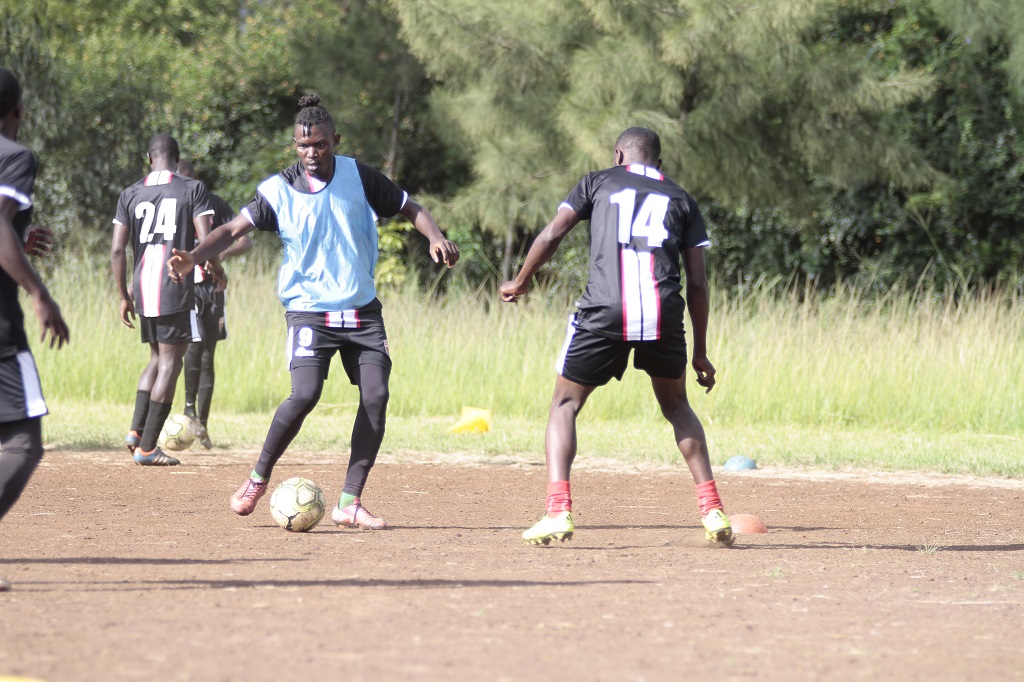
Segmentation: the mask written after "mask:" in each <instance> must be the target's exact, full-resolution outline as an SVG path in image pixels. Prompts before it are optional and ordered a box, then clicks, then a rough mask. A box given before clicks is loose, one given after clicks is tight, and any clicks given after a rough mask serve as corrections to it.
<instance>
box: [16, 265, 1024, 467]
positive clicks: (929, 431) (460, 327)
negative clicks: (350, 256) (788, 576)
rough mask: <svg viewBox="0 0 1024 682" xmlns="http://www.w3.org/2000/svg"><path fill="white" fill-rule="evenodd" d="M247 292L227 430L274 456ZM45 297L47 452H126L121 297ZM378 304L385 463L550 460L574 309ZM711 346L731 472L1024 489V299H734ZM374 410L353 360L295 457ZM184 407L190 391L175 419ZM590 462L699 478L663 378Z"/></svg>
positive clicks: (99, 282) (280, 344)
mask: <svg viewBox="0 0 1024 682" xmlns="http://www.w3.org/2000/svg"><path fill="white" fill-rule="evenodd" d="M231 276H232V280H231V282H232V284H231V287H230V288H229V291H228V306H227V308H228V329H229V334H230V338H229V340H228V341H226V342H224V343H221V344H219V345H218V347H217V359H216V363H217V385H216V394H215V396H214V410H213V417H212V422H211V425H210V430H211V433H212V434H213V436H214V439H215V441H217V442H218V443H221V444H223V445H226V446H229V447H234V448H247V449H258V448H259V447H260V444H261V443H262V439H263V436H264V435H265V433H266V429H267V427H268V425H269V423H270V418H271V415H272V414H273V412H274V410H275V409H276V407H277V405H278V404H280V402H281V401H282V400H283V399H284V398H285V397H286V396H287V395H288V393H289V391H290V379H289V374H288V371H287V366H286V359H285V357H284V341H285V333H286V330H285V325H284V315H283V310H282V308H281V306H280V303H279V302H278V300H277V297H276V295H275V293H274V280H275V276H274V272H273V271H272V270H271V269H265V268H264V269H261V268H259V267H256V266H255V265H254V264H252V263H249V264H246V263H245V262H244V261H236V262H233V263H231ZM48 283H49V284H50V288H51V290H52V291H53V293H54V296H55V298H56V299H57V300H58V302H59V303H60V304H61V306H62V309H63V310H64V312H65V313H66V315H67V318H68V321H69V324H70V326H71V339H72V340H71V345H70V346H68V347H66V348H65V349H63V350H61V351H53V350H50V349H49V348H42V347H36V348H35V357H36V362H37V365H38V367H39V372H40V376H41V379H42V382H43V387H44V393H45V395H46V397H47V400H48V401H49V403H50V405H51V407H52V412H53V415H52V416H51V417H49V418H48V419H47V420H46V421H45V427H44V428H46V431H47V434H48V438H49V439H50V442H51V443H53V444H56V445H58V446H60V447H69V448H89V447H101V446H102V447H105V446H108V445H114V446H118V447H120V439H121V437H122V434H123V432H124V431H125V429H126V428H127V423H128V420H129V419H130V416H131V406H132V402H133V400H134V394H135V384H136V381H137V378H138V374H139V372H141V370H142V368H143V366H144V365H145V363H146V361H147V359H148V349H147V348H146V347H144V346H143V345H142V344H141V343H140V342H139V335H138V331H137V330H129V329H125V328H123V327H122V325H121V324H120V322H119V320H118V317H117V303H116V300H115V296H114V293H113V287H112V286H111V285H110V282H109V279H108V278H106V277H97V276H96V271H95V268H94V267H93V264H92V263H87V262H85V261H82V262H76V261H69V262H68V263H64V264H61V265H60V266H59V267H57V268H55V270H54V271H53V272H52V273H51V274H50V275H49V276H48ZM381 298H382V300H383V301H384V316H385V320H386V322H387V325H388V334H389V343H390V347H391V353H392V358H393V360H394V369H393V372H392V380H391V400H390V404H389V416H388V434H387V436H386V437H385V442H384V448H385V451H387V450H389V449H390V450H391V451H399V450H406V451H423V452H440V453H446V452H471V453H477V454H482V455H486V456H491V455H493V456H501V455H527V456H529V457H536V458H538V459H542V457H543V437H544V427H545V421H546V417H547V411H548V404H549V402H550V399H551V391H552V388H553V386H554V380H555V373H554V362H555V358H556V356H557V354H558V352H559V350H560V347H561V343H562V339H563V336H564V333H565V327H566V319H567V314H568V312H569V310H570V307H571V306H570V304H569V301H568V300H566V299H565V297H564V296H559V295H557V294H556V293H553V292H545V291H535V292H533V293H531V295H530V296H529V297H527V298H526V299H524V300H523V301H522V302H521V303H519V304H518V305H507V304H501V303H499V302H498V298H497V295H496V294H493V293H492V292H476V293H460V292H454V293H451V294H449V295H448V296H447V297H445V298H431V297H428V296H425V295H423V294H421V293H418V292H414V291H407V292H393V291H392V292H382V293H381ZM28 319H29V320H30V322H29V325H28V326H29V334H30V336H31V337H35V336H37V333H36V330H35V329H33V326H34V325H35V321H34V318H33V316H32V315H31V314H29V315H28ZM709 343H710V344H711V348H710V355H711V360H712V362H714V363H715V365H716V367H717V368H718V370H719V373H718V377H717V378H718V384H717V386H716V387H715V389H714V391H712V392H711V393H710V394H707V395H706V394H704V392H703V391H702V390H701V389H700V388H699V387H698V386H697V385H696V384H695V382H694V381H693V378H692V373H691V374H690V378H689V383H688V388H689V390H690V400H691V403H692V405H693V407H694V409H695V411H696V412H697V414H698V416H699V417H700V418H701V421H702V422H703V424H704V427H705V431H706V433H707V436H708V441H709V445H710V450H711V457H712V461H713V463H715V464H716V465H720V464H721V463H723V462H724V461H725V460H726V459H728V458H729V457H730V456H732V455H736V454H742V455H747V456H749V457H751V458H753V459H755V460H756V461H757V462H758V463H759V465H761V466H769V465H786V466H810V467H819V468H828V469H842V468H850V467H854V468H870V469H881V470H925V471H938V472H950V473H971V474H977V475H995V476H1024V460H1021V458H1020V457H1019V452H1020V451H1021V449H1022V447H1024V409H1022V405H1024V394H1022V393H1021V391H1020V388H1019V377H1020V376H1024V354H1022V353H1020V352H1019V348H1020V347H1021V345H1022V344H1024V300H1022V299H1021V297H1020V296H1019V295H1018V294H1016V293H1014V292H1007V293H1003V294H980V295H979V294H973V295H972V294H965V293H964V292H952V293H951V294H948V295H947V294H938V293H935V292H930V291H911V292H899V291H894V292H891V293H890V295H888V296H883V297H880V298H877V299H868V298H866V297H865V296H864V294H863V293H862V292H859V291H857V290H850V289H845V288H840V289H838V290H836V291H834V292H833V293H832V295H831V296H830V297H828V298H823V297H818V296H815V295H813V294H811V295H807V296H801V297H796V296H790V295H789V292H785V291H778V290H775V289H772V288H770V287H761V288H755V289H754V290H752V291H748V292H744V293H742V294H741V295H726V294H725V293H724V292H719V293H718V294H717V295H716V296H715V300H714V301H713V305H712V314H711V327H710V330H709ZM357 401H358V392H357V391H356V389H355V388H354V387H353V386H351V385H350V384H349V382H348V380H347V377H346V376H345V373H344V371H343V369H342V367H341V365H340V363H337V362H336V363H335V365H334V366H333V367H332V369H331V375H330V378H329V380H328V382H327V384H326V385H325V388H324V393H323V397H322V398H321V403H320V405H319V406H318V407H317V409H316V410H315V411H314V412H313V414H312V415H310V417H309V419H308V420H307V423H306V426H305V427H304V428H303V430H302V432H301V433H300V435H299V438H297V439H296V442H295V444H294V446H293V448H295V449H306V450H308V451H323V450H339V449H342V450H345V451H347V448H348V438H349V432H350V430H351V424H352V419H353V415H354V413H355V409H356V404H357ZM181 404H182V386H181V383H179V388H178V394H177V396H176V405H175V408H174V411H179V410H180V409H181V407H180V406H181ZM463 406H473V407H481V408H486V409H489V410H491V412H492V413H493V415H494V422H493V429H492V430H491V431H490V432H488V433H485V434H466V435H453V434H449V433H448V432H447V427H448V426H449V425H450V424H451V423H453V422H454V421H455V420H456V419H457V417H458V414H459V412H460V410H461V408H462V407H463ZM579 448H580V455H581V458H586V457H609V458H614V459H617V460H620V461H624V462H653V463H664V464H673V465H677V464H678V465H681V464H682V463H681V460H680V456H679V453H678V451H677V450H676V447H675V444H674V443H673V437H672V433H671V428H670V427H669V426H668V424H667V423H666V422H665V420H664V419H663V418H662V416H661V414H660V410H659V408H658V405H657V403H656V401H655V399H654V396H653V394H652V391H651V387H650V381H649V380H648V379H647V377H646V375H645V374H643V373H641V372H637V371H635V370H632V369H630V370H629V371H627V373H626V375H625V377H624V378H623V381H621V382H612V384H611V385H609V386H606V387H603V388H601V389H599V390H598V391H596V392H595V393H594V394H593V396H591V398H590V399H589V400H588V402H587V405H586V408H585V409H584V411H583V413H582V414H581V416H580V420H579Z"/></svg>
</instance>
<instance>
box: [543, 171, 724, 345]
mask: <svg viewBox="0 0 1024 682" xmlns="http://www.w3.org/2000/svg"><path fill="white" fill-rule="evenodd" d="M563 205H567V206H568V207H569V208H571V209H572V210H574V211H576V213H577V214H578V215H579V216H580V218H581V219H583V220H589V221H590V279H589V280H588V282H587V288H586V291H585V292H584V293H583V297H582V298H581V299H580V302H579V311H578V313H577V316H576V324H577V325H578V326H580V327H581V328H583V329H587V330H589V331H592V332H594V333H595V334H599V335H601V336H605V337H607V338H611V339H616V340H622V341H654V340H656V339H660V338H661V337H662V335H663V334H664V333H665V330H668V329H671V328H678V326H679V325H682V323H683V311H684V309H685V306H686V304H685V302H684V300H683V297H682V285H681V273H680V257H681V254H682V251H683V249H690V248H694V247H702V246H708V245H709V244H710V242H709V241H708V234H707V231H706V229H705V227H704V218H703V217H702V216H701V214H700V210H699V209H698V208H697V202H696V201H694V200H693V197H691V196H690V195H689V194H688V193H687V192H686V191H685V190H684V189H683V188H682V187H680V186H679V185H677V184H676V183H674V182H672V180H670V179H668V178H666V177H665V176H664V175H663V174H662V173H661V172H660V171H658V170H657V169H655V168H650V167H646V166H642V165H640V164H631V165H629V166H615V167H613V168H609V169H606V170H603V171H598V172H596V173H590V174H588V175H587V176H586V177H584V178H583V179H582V180H581V181H580V183H579V184H578V185H576V188H575V189H574V190H573V191H572V193H570V194H569V197H568V198H567V199H566V200H565V203H564V204H563Z"/></svg>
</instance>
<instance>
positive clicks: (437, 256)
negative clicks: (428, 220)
mask: <svg viewBox="0 0 1024 682" xmlns="http://www.w3.org/2000/svg"><path fill="white" fill-rule="evenodd" d="M430 257H431V258H433V259H434V262H435V263H440V262H442V261H443V262H444V264H445V265H447V266H448V267H449V268H453V267H455V264H456V263H458V262H459V247H458V246H456V245H455V242H453V241H451V240H448V239H438V240H437V241H433V242H430Z"/></svg>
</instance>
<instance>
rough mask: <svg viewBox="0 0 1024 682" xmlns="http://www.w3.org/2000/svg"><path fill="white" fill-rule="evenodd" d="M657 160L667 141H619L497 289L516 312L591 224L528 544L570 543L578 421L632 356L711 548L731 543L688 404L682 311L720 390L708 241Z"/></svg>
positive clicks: (639, 132) (701, 369)
mask: <svg viewBox="0 0 1024 682" xmlns="http://www.w3.org/2000/svg"><path fill="white" fill-rule="evenodd" d="M660 156H661V141H660V139H659V138H658V135H657V134H656V133H655V132H654V131H653V130H648V129H647V128H630V129H628V130H626V131H625V132H623V133H622V135H620V136H619V139H618V140H617V141H616V143H615V165H614V166H613V167H612V168H609V169H607V170H603V171H599V172H597V173H591V174H589V175H587V176H586V177H585V178H583V180H581V181H580V183H579V184H578V185H577V186H576V188H575V189H574V190H573V191H572V193H571V194H569V197H568V198H567V199H566V200H565V201H564V202H563V203H562V204H561V205H560V206H559V208H558V212H557V213H556V214H555V217H554V219H552V221H551V222H550V223H548V225H547V226H546V227H545V228H544V230H543V231H542V232H541V233H540V235H538V237H537V239H536V240H535V241H534V243H533V246H531V247H530V251H529V253H527V256H526V262H525V263H523V267H522V269H521V270H520V271H519V274H518V275H516V278H515V279H513V280H510V281H508V282H505V283H504V284H502V285H501V297H502V300H503V301H506V302H512V303H514V302H515V301H516V300H517V299H518V298H519V297H520V296H522V295H523V294H525V293H526V292H527V291H528V290H529V283H530V280H531V278H532V277H533V275H534V273H536V272H537V270H538V268H540V266H541V265H543V264H544V263H546V262H547V261H548V260H550V259H551V257H552V256H554V254H555V250H556V249H557V248H558V245H559V243H561V241H562V239H563V238H564V237H565V235H566V234H568V233H569V231H570V230H571V229H572V228H573V227H575V226H576V225H577V224H578V223H579V222H580V221H581V220H589V221H590V279H589V281H588V282H587V289H586V292H585V293H584V294H583V297H582V298H581V299H580V302H579V309H578V310H577V312H576V313H574V314H573V315H572V316H571V317H570V320H569V327H568V331H567V333H566V340H565V345H564V347H563V349H562V352H561V354H560V356H559V359H558V363H557V371H558V377H557V378H556V379H555V393H554V397H553V398H552V400H551V408H550V411H549V413H548V426H547V433H546V435H545V439H544V441H545V450H546V456H547V468H548V495H547V505H546V506H547V514H546V515H545V516H544V517H543V518H541V520H540V521H538V522H537V523H536V524H535V525H534V526H533V527H531V528H530V529H528V530H527V531H525V532H524V533H523V540H525V541H526V542H527V544H544V545H546V544H548V543H549V542H551V540H563V541H564V540H568V539H570V538H571V537H572V535H573V532H574V531H575V526H574V524H573V519H572V497H571V495H570V492H569V473H570V469H571V468H572V463H573V460H574V459H575V458H576V415H577V414H579V412H580V410H581V409H583V405H584V403H585V402H586V400H587V398H588V397H589V396H590V394H591V393H593V392H594V390H595V389H596V388H597V387H598V386H603V385H604V384H606V383H608V382H609V381H610V380H611V379H612V378H615V379H621V378H622V375H623V373H624V372H625V370H626V366H627V364H628V361H629V356H630V354H631V353H632V354H633V366H634V367H636V368H637V369H641V370H643V371H645V372H647V374H648V375H649V376H650V378H651V386H652V387H653V389H654V395H655V397H656V398H657V400H658V404H659V405H660V406H661V411H662V414H664V415H665V418H666V419H668V421H669V422H670V423H671V424H672V427H673V430H674V432H675V440H676V444H677V446H678V447H679V451H680V452H681V453H682V455H683V458H684V459H685V460H686V464H687V466H688V467H689V469H690V473H691V474H692V476H693V480H694V483H695V484H696V494H697V503H698V506H699V508H700V514H701V520H702V522H703V524H704V528H705V533H706V537H707V539H708V540H711V541H712V542H716V543H721V544H724V545H731V544H732V542H733V535H732V527H731V524H730V523H729V519H728V517H727V516H726V515H725V511H724V510H723V508H722V502H721V500H720V499H719V495H718V490H717V487H716V486H715V479H714V476H713V474H712V472H711V461H710V457H709V456H708V447H707V440H706V438H705V436H704V429H703V427H702V426H701V423H700V421H699V420H698V419H697V415H696V414H694V412H693V410H692V409H691V407H690V404H689V402H688V400H687V397H686V372H685V371H686V339H685V336H684V332H683V311H684V308H685V305H686V303H689V307H690V321H691V322H692V326H693V329H692V333H693V345H694V347H693V359H692V363H691V364H692V365H693V369H694V371H695V372H696V374H697V383H698V384H700V385H701V386H703V387H704V388H705V389H707V390H708V391H710V390H711V388H712V387H713V386H714V385H715V368H714V366H713V365H712V364H711V362H710V361H709V360H708V357H707V342H706V336H707V323H708V291H707V276H706V274H705V271H704V247H706V246H708V245H709V243H710V242H709V241H708V235H707V232H706V231H705V229H704V220H703V218H701V215H700V211H699V209H698V208H697V203H696V202H695V201H694V200H693V198H692V197H691V196H690V195H689V194H687V193H686V192H685V191H684V190H683V189H682V188H681V187H679V185H677V184H676V183H674V182H672V181H671V180H669V179H668V178H666V177H665V176H664V175H663V174H662V173H661V170H660V169H661V159H660V158H659V157H660ZM680 262H682V267H683V270H685V273H686V302H685V303H684V299H683V297H682V296H681V295H680V294H681V293H682V290H683V287H682V284H681V272H680Z"/></svg>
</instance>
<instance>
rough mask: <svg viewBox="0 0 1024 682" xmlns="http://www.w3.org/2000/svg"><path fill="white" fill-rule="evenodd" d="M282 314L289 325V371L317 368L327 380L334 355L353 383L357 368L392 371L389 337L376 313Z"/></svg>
mask: <svg viewBox="0 0 1024 682" xmlns="http://www.w3.org/2000/svg"><path fill="white" fill-rule="evenodd" d="M348 313H349V314H348V315H342V314H340V313H339V314H335V313H295V312H287V313H285V316H284V317H285V320H286V321H287V323H288V363H289V364H288V369H289V370H291V369H294V368H295V367H319V368H320V370H321V376H322V377H323V378H324V379H326V378H327V373H328V370H329V369H330V366H331V358H333V357H334V353H335V352H338V353H340V354H341V362H342V364H343V365H344V366H345V373H346V374H347V375H348V380H349V381H350V382H352V384H353V385H354V384H356V380H357V378H358V372H357V370H358V368H359V365H379V366H381V367H384V368H385V369H388V370H390V369H391V357H390V355H389V354H388V336H387V332H386V331H385V330H384V318H383V317H382V316H381V314H380V312H379V311H376V312H366V311H362V310H361V311H359V314H358V315H352V314H351V313H352V311H348Z"/></svg>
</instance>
